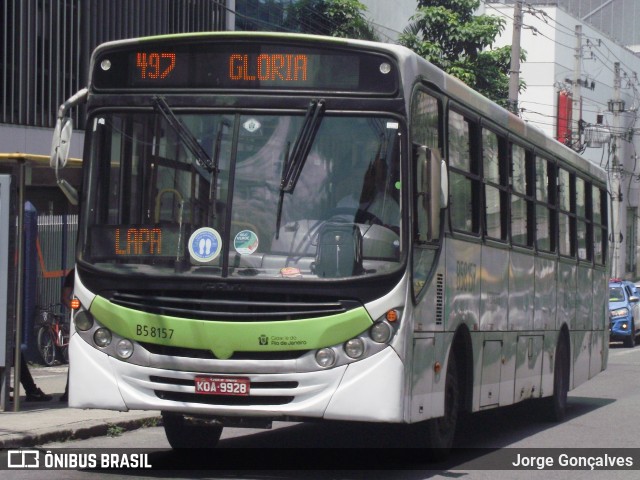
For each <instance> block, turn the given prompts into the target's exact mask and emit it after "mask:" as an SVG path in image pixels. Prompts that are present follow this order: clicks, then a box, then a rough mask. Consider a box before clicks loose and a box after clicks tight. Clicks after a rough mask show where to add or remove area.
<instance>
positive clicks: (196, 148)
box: [153, 96, 216, 173]
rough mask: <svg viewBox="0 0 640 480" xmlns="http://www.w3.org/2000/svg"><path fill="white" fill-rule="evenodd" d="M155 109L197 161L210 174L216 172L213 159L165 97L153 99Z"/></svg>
mask: <svg viewBox="0 0 640 480" xmlns="http://www.w3.org/2000/svg"><path fill="white" fill-rule="evenodd" d="M153 104H154V108H155V109H156V110H157V111H158V112H159V113H160V114H161V115H162V116H163V117H164V119H165V120H166V121H167V123H168V124H169V125H171V127H172V128H173V129H174V130H175V131H176V133H177V134H178V137H180V140H182V143H184V145H185V147H187V148H188V149H189V151H190V152H191V154H192V155H193V156H194V157H195V158H196V161H197V162H198V163H199V164H200V165H202V166H203V167H204V168H206V169H207V171H208V172H209V173H211V172H213V171H215V170H216V166H215V165H214V163H213V161H212V160H211V157H209V154H208V153H207V152H206V151H205V149H204V148H202V145H200V142H198V139H197V138H196V137H195V136H194V135H193V133H191V131H189V129H188V128H187V127H185V126H184V124H183V123H182V122H181V121H180V120H179V119H178V117H176V116H175V115H174V113H173V111H172V110H171V107H170V106H169V105H168V104H167V101H166V100H165V99H164V97H159V96H154V97H153Z"/></svg>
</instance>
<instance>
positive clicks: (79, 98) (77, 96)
mask: <svg viewBox="0 0 640 480" xmlns="http://www.w3.org/2000/svg"><path fill="white" fill-rule="evenodd" d="M88 94H89V89H88V88H86V87H85V88H82V89H80V90H78V91H77V92H76V93H74V94H73V95H71V96H70V97H69V98H68V99H67V100H65V102H64V103H63V104H62V105H60V107H59V108H58V120H62V119H63V118H64V117H65V116H66V115H67V112H68V111H69V110H70V109H72V108H73V107H75V106H76V105H78V104H79V103H81V102H84V101H86V99H87V95H88Z"/></svg>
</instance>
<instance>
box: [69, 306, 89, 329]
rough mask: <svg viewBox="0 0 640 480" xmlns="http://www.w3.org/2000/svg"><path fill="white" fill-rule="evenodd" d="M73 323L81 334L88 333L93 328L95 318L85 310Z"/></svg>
mask: <svg viewBox="0 0 640 480" xmlns="http://www.w3.org/2000/svg"><path fill="white" fill-rule="evenodd" d="M73 322H74V323H75V325H76V329H77V330H80V331H81V332H86V331H87V330H89V329H90V328H91V327H93V316H92V315H91V314H90V313H89V312H87V311H85V310H83V311H82V312H78V313H77V314H76V316H75V317H73Z"/></svg>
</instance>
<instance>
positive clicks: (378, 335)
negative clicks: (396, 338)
mask: <svg viewBox="0 0 640 480" xmlns="http://www.w3.org/2000/svg"><path fill="white" fill-rule="evenodd" d="M369 333H370V335H371V338H372V339H373V341H374V342H377V343H387V342H388V341H389V340H390V339H391V333H392V331H391V326H389V324H388V323H386V322H377V323H375V324H374V325H373V326H372V327H371V330H370V332H369Z"/></svg>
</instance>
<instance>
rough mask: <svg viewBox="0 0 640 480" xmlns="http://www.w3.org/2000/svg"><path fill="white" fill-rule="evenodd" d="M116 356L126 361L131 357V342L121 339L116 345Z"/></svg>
mask: <svg viewBox="0 0 640 480" xmlns="http://www.w3.org/2000/svg"><path fill="white" fill-rule="evenodd" d="M116 355H118V356H119V357H120V358H122V359H123V360H126V359H127V358H129V357H130V356H131V355H133V343H132V342H131V340H127V339H126V338H123V339H122V340H120V341H119V342H118V343H117V344H116Z"/></svg>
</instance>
